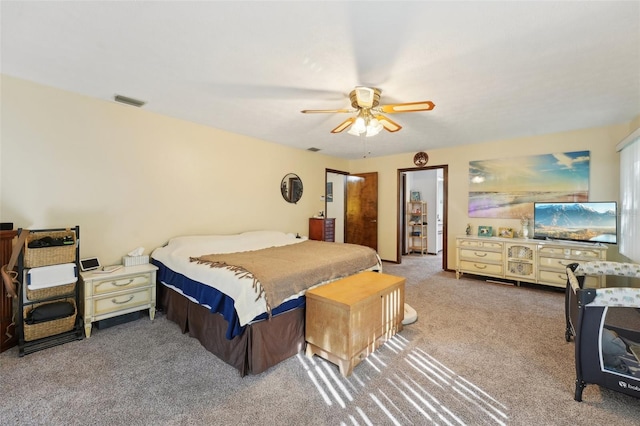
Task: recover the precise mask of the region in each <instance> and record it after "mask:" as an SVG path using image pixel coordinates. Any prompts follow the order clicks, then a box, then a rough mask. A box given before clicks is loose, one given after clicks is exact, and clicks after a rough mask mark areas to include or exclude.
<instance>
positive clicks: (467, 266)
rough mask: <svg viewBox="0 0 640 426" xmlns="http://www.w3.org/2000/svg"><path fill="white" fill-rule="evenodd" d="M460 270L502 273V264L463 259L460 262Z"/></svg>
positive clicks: (475, 272)
mask: <svg viewBox="0 0 640 426" xmlns="http://www.w3.org/2000/svg"><path fill="white" fill-rule="evenodd" d="M460 270H462V271H465V272H469V273H471V274H478V275H502V264H499V265H495V264H491V263H481V262H469V261H466V260H463V261H461V262H460Z"/></svg>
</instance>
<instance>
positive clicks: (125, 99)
mask: <svg viewBox="0 0 640 426" xmlns="http://www.w3.org/2000/svg"><path fill="white" fill-rule="evenodd" d="M113 99H114V100H115V101H116V102H120V103H123V104H127V105H132V106H134V107H138V108H139V107H141V106H142V105H144V104H146V102H144V101H139V100H137V99H133V98H129V97H127V96H122V95H116V96H114V98H113Z"/></svg>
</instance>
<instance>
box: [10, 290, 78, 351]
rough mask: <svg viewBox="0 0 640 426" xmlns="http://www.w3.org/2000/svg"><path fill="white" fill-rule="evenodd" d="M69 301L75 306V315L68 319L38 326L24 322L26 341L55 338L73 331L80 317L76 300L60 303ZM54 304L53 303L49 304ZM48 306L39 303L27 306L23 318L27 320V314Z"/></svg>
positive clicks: (42, 323)
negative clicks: (77, 317) (42, 306)
mask: <svg viewBox="0 0 640 426" xmlns="http://www.w3.org/2000/svg"><path fill="white" fill-rule="evenodd" d="M62 300H64V301H67V302H70V303H71V304H72V305H73V315H71V316H68V317H66V318H60V319H56V320H53V321H46V322H41V323H38V324H27V323H26V322H24V321H23V322H22V326H23V328H24V340H25V341H27V342H30V341H32V340H37V339H42V338H43V337H49V336H55V335H56V334H60V333H64V332H65V331H71V330H73V326H74V325H75V323H76V316H77V315H78V308H77V307H76V302H75V299H60V300H56V302H59V301H62ZM48 303H52V302H48ZM41 305H46V303H37V304H33V305H29V306H25V307H24V310H23V314H24V316H23V318H27V314H28V313H29V312H31V310H32V309H35V308H36V307H38V306H41Z"/></svg>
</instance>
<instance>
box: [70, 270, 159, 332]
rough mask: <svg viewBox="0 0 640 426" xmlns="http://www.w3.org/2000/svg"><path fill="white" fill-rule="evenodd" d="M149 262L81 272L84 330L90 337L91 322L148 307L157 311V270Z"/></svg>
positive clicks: (150, 313) (153, 313)
mask: <svg viewBox="0 0 640 426" xmlns="http://www.w3.org/2000/svg"><path fill="white" fill-rule="evenodd" d="M157 270H158V268H157V267H156V266H154V265H151V264H149V263H147V264H144V265H135V266H125V267H122V268H120V269H118V270H116V271H114V272H112V273H110V274H104V273H96V272H83V273H81V277H82V281H83V282H84V287H83V288H84V299H83V300H84V308H83V312H84V331H85V335H86V336H87V337H90V336H91V324H92V323H94V322H96V321H100V320H103V319H107V318H112V317H116V316H119V315H124V314H128V313H131V312H136V311H141V310H143V309H149V318H151V320H153V318H154V316H155V313H156V271H157Z"/></svg>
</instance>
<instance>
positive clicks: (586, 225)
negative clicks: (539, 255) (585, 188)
mask: <svg viewBox="0 0 640 426" xmlns="http://www.w3.org/2000/svg"><path fill="white" fill-rule="evenodd" d="M617 218H618V204H617V203H616V202H615V201H590V202H585V203H573V202H557V203H553V202H549V203H539V202H538V203H534V204H533V238H537V239H551V240H568V241H588V242H599V243H609V244H617V243H618V220H617Z"/></svg>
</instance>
